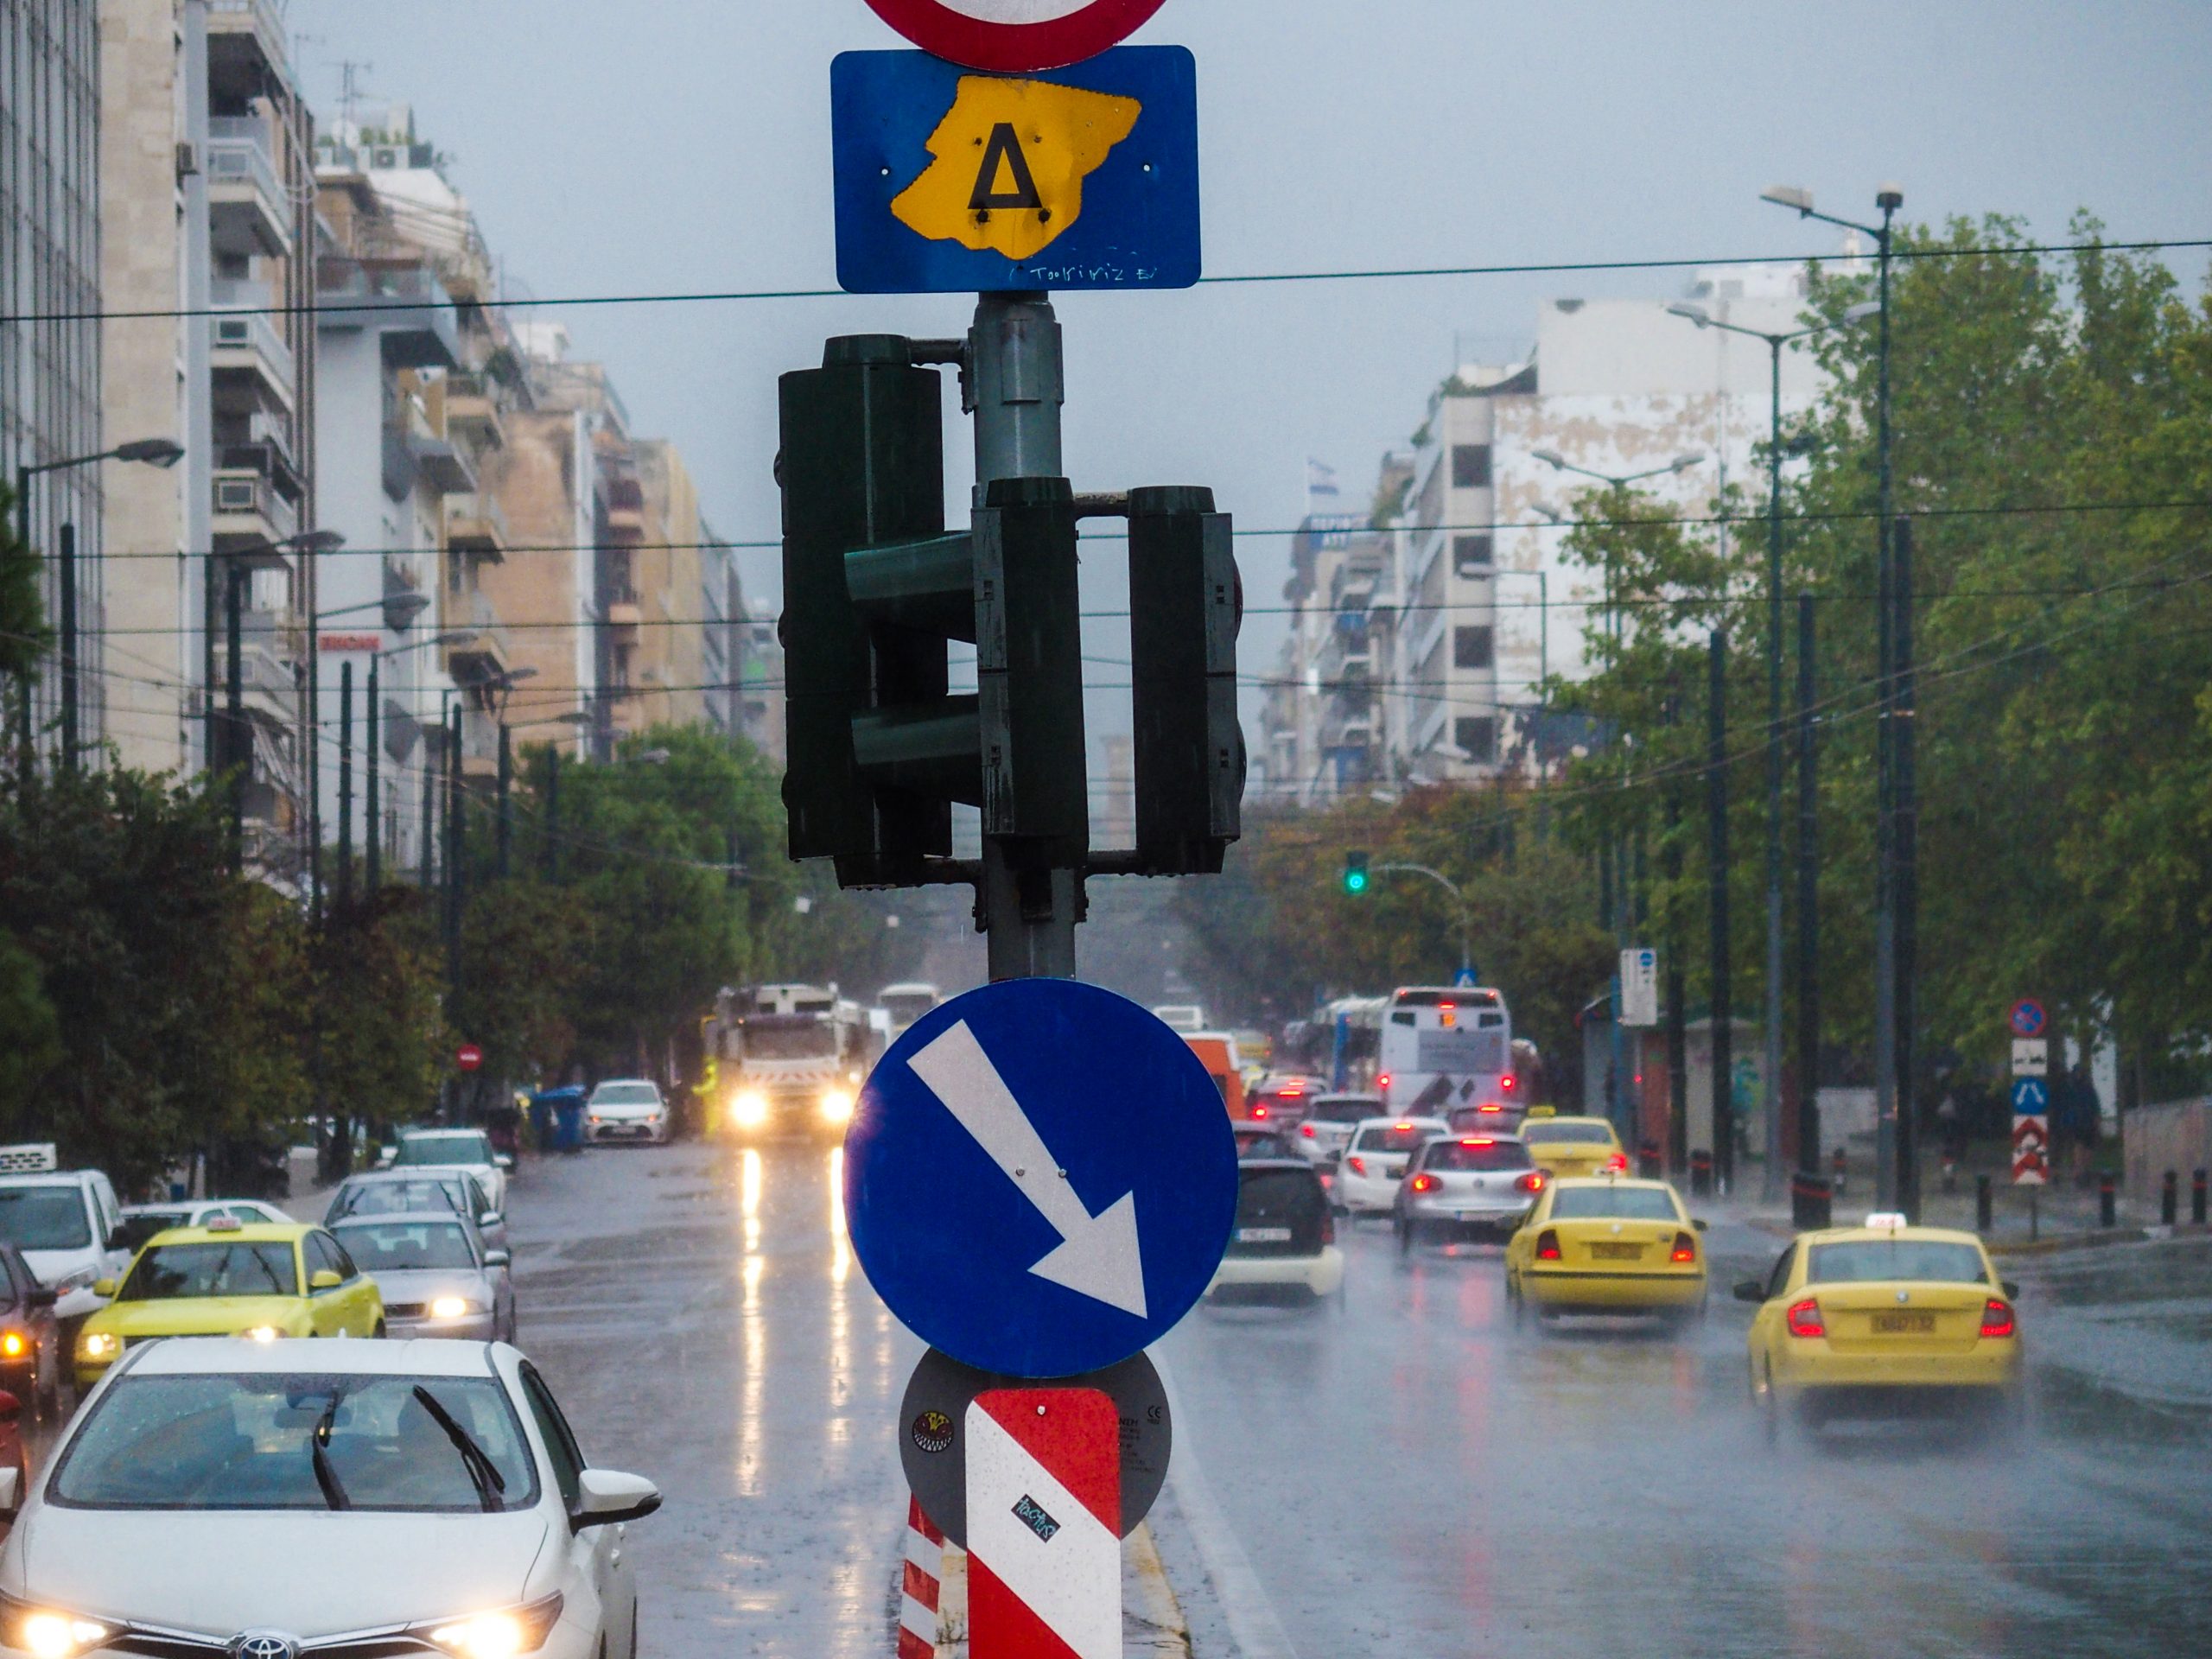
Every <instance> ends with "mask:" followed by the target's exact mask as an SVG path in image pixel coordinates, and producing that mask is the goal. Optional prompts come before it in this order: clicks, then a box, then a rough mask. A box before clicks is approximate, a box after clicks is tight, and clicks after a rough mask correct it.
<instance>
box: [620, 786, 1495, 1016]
mask: <svg viewBox="0 0 2212 1659" xmlns="http://www.w3.org/2000/svg"><path fill="white" fill-rule="evenodd" d="M645 753H646V754H648V755H650V754H653V753H658V754H659V755H660V756H661V758H662V759H663V760H666V759H667V755H668V752H667V751H666V750H665V749H662V750H658V751H656V750H651V749H649V750H647V751H646V752H645ZM640 758H641V759H642V758H643V757H642V756H641V757H640ZM1369 874H1373V875H1392V874H1399V875H1425V876H1427V878H1428V879H1429V880H1432V881H1433V882H1435V883H1436V885H1437V886H1438V887H1441V888H1443V889H1444V891H1445V892H1446V893H1450V894H1451V895H1452V906H1453V907H1454V908H1455V909H1456V910H1457V911H1458V912H1459V972H1460V974H1461V975H1462V976H1464V977H1465V978H1467V979H1469V980H1471V979H1473V977H1474V973H1475V956H1474V946H1473V933H1474V918H1473V917H1472V916H1471V915H1470V914H1469V913H1468V910H1467V895H1466V894H1465V893H1462V892H1461V891H1460V890H1459V883H1458V882H1457V881H1454V880H1452V878H1451V877H1450V876H1448V875H1446V874H1444V872H1443V871H1441V870H1433V869H1431V868H1429V867H1428V866H1427V865H1426V864H1395V863H1394V864H1377V865H1375V866H1373V867H1372V868H1371V869H1370V872H1369Z"/></svg>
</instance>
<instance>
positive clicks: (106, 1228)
mask: <svg viewBox="0 0 2212 1659" xmlns="http://www.w3.org/2000/svg"><path fill="white" fill-rule="evenodd" d="M41 1151H43V1152H46V1153H47V1154H48V1158H47V1161H48V1164H49V1166H50V1165H51V1162H52V1157H51V1149H50V1148H41ZM122 1222H123V1217H122V1206H121V1205H118V1204H117V1202H116V1199H115V1188H114V1187H113V1186H112V1185H110V1184H109V1181H108V1179H107V1177H106V1176H105V1175H103V1174H101V1173H100V1172H99V1171H98V1170H96V1169H76V1170H60V1169H51V1168H49V1171H48V1173H45V1174H27V1175H0V1238H4V1239H6V1240H7V1241H8V1242H9V1243H11V1244H13V1245H14V1246H15V1247H16V1249H19V1250H21V1251H22V1253H23V1260H24V1261H26V1262H29V1263H30V1269H31V1271H32V1272H33V1273H35V1274H37V1275H38V1280H39V1282H40V1283H41V1284H42V1285H44V1286H46V1287H48V1288H49V1289H51V1290H53V1291H54V1292H56V1293H57V1294H59V1297H60V1300H59V1302H58V1304H57V1305H56V1306H55V1308H54V1318H56V1319H59V1320H60V1321H61V1326H62V1333H63V1335H64V1336H65V1337H66V1338H67V1339H68V1341H70V1342H71V1343H74V1342H75V1341H76V1339H77V1327H78V1326H79V1325H82V1324H84V1322H85V1321H86V1319H90V1318H91V1317H92V1315H93V1314H94V1313H98V1312H99V1310H100V1309H101V1308H103V1307H105V1306H107V1299H106V1298H105V1297H104V1296H99V1295H95V1294H93V1292H92V1287H93V1286H94V1285H96V1284H98V1283H99V1281H102V1280H103V1279H120V1278H122V1277H123V1275H124V1273H125V1272H127V1271H128V1270H129V1268H130V1250H129V1249H125V1248H124V1245H123V1243H122V1242H121V1241H120V1240H119V1239H118V1238H117V1237H116V1230H117V1229H118V1228H119V1227H120V1226H121V1225H122Z"/></svg>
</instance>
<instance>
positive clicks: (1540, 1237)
mask: <svg viewBox="0 0 2212 1659" xmlns="http://www.w3.org/2000/svg"><path fill="white" fill-rule="evenodd" d="M1536 1260H1537V1261H1539V1262H1556V1261H1558V1260H1559V1235H1558V1234H1557V1233H1555V1232H1554V1231H1552V1230H1551V1229H1550V1228H1548V1227H1547V1228H1545V1229H1544V1230H1543V1231H1542V1232H1541V1233H1538V1234H1537V1235H1536Z"/></svg>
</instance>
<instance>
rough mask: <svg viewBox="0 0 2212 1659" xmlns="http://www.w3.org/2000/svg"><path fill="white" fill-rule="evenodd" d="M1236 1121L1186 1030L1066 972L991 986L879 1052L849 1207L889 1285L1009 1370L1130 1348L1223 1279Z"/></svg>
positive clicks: (906, 1308) (908, 1310)
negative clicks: (1217, 1275)
mask: <svg viewBox="0 0 2212 1659" xmlns="http://www.w3.org/2000/svg"><path fill="white" fill-rule="evenodd" d="M1236 1189H1237V1176H1236V1137H1235V1135H1233V1134H1232V1133H1231V1132H1230V1127H1229V1114H1228V1112H1227V1110H1226V1109H1225V1108H1224V1105H1223V1103H1222V1096H1221V1092H1220V1090H1218V1089H1217V1088H1216V1087H1215V1086H1214V1083H1213V1079H1212V1078H1211V1077H1209V1076H1208V1075H1207V1073H1206V1070H1205V1066H1203V1065H1200V1064H1199V1062H1198V1056H1197V1055H1195V1054H1193V1053H1192V1052H1191V1048H1190V1046H1189V1045H1188V1044H1186V1043H1185V1041H1184V1040H1183V1039H1182V1038H1181V1037H1180V1036H1179V1035H1177V1034H1176V1033H1174V1032H1173V1031H1172V1030H1170V1029H1169V1028H1168V1027H1166V1025H1164V1024H1163V1023H1161V1021H1160V1020H1158V1019H1157V1018H1155V1017H1154V1015H1153V1014H1150V1013H1148V1012H1147V1010H1145V1009H1144V1008H1141V1007H1138V1006H1137V1005H1136V1004H1135V1003H1134V1002H1131V1001H1128V999H1126V998H1124V997H1120V996H1116V995H1114V993H1112V992H1111V991H1105V990H1101V989H1099V988H1097V987H1096V986H1095V985H1084V984H1080V983H1078V982H1075V981H1072V980H1064V979H1024V980H1011V981H1008V982H1006V983H1004V984H1000V985H991V986H987V987H985V988H982V989H981V990H976V991H970V992H969V993H968V994H967V995H964V996H959V997H955V998H954V999H953V1000H952V1001H950V1002H947V1003H945V1004H944V1005H943V1006H942V1007H938V1008H936V1009H933V1010H931V1012H930V1013H929V1014H925V1015H924V1016H923V1017H922V1018H921V1019H920V1020H917V1021H916V1022H915V1023H914V1024H913V1025H912V1027H909V1028H908V1029H907V1030H906V1033H904V1034H902V1035H901V1036H900V1038H899V1040H898V1041H897V1042H896V1043H894V1044H893V1045H892V1047H891V1050H890V1052H888V1053H887V1054H886V1055H885V1056H884V1057H883V1058H882V1059H881V1060H880V1062H878V1064H877V1065H876V1068H875V1071H874V1074H873V1075H872V1076H870V1077H869V1078H868V1084H867V1086H866V1087H865V1088H864V1089H862V1090H861V1097H860V1103H859V1105H858V1108H857V1109H856V1110H855V1113H854V1116H853V1123H852V1127H851V1128H850V1130H849V1131H848V1133H847V1135H846V1137H845V1214H846V1223H847V1226H848V1228H849V1231H850V1233H851V1236H852V1242H853V1250H854V1253H855V1255H858V1256H859V1258H860V1262H861V1268H862V1270H863V1271H865V1272H866V1273H867V1274H868V1282H869V1283H870V1284H872V1285H873V1286H874V1287H875V1291H876V1294H878V1295H880V1297H882V1298H883V1300H884V1302H885V1304H886V1305H887V1306H889V1308H890V1309H891V1311H892V1312H893V1313H895V1314H897V1315H898V1316H899V1319H901V1320H902V1321H903V1322H904V1323H905V1324H906V1325H907V1327H908V1328H909V1329H911V1330H912V1331H913V1332H914V1333H915V1334H916V1335H917V1336H918V1337H920V1338H922V1339H923V1340H924V1341H925V1342H927V1343H928V1344H931V1346H932V1347H935V1348H938V1349H942V1350H943V1351H944V1352H946V1353H948V1354H950V1355H951V1356H952V1357H954V1358H955V1359H958V1360H961V1361H963V1362H964V1363H968V1364H969V1365H973V1366H976V1367H978V1368H980V1369H982V1370H990V1371H998V1372H1001V1373H1003V1374H1005V1375H1007V1376H1027V1377H1059V1376H1075V1375H1077V1374H1078V1373H1080V1372H1084V1371H1090V1370H1099V1369H1101V1368H1103V1367H1104V1366H1108V1365H1112V1364H1115V1363H1118V1362H1119V1361H1122V1360H1124V1359H1127V1358H1128V1357H1129V1356H1130V1355H1132V1354H1135V1353H1138V1352H1140V1351H1142V1350H1143V1349H1145V1348H1146V1347H1147V1346H1148V1345H1150V1344H1152V1343H1153V1342H1154V1341H1155V1340H1157V1339H1158V1338H1160V1337H1161V1336H1162V1335H1164V1334H1166V1332H1167V1331H1168V1330H1170V1329H1171V1328H1172V1327H1173V1325H1175V1323H1176V1322H1177V1321H1178V1320H1179V1319H1181V1318H1182V1317H1183V1315H1184V1314H1185V1313H1188V1312H1189V1311H1190V1309H1191V1307H1192V1305H1193V1304H1194V1303H1196V1302H1197V1300H1198V1298H1199V1297H1200V1296H1202V1295H1204V1294H1205V1290H1206V1287H1207V1286H1208V1285H1209V1284H1210V1283H1211V1281H1212V1279H1213V1274H1214V1270H1215V1268H1217V1267H1219V1266H1220V1264H1221V1257H1222V1253H1223V1251H1224V1250H1225V1249H1227V1248H1228V1244H1229V1235H1230V1228H1231V1227H1233V1226H1234V1225H1235V1224H1236Z"/></svg>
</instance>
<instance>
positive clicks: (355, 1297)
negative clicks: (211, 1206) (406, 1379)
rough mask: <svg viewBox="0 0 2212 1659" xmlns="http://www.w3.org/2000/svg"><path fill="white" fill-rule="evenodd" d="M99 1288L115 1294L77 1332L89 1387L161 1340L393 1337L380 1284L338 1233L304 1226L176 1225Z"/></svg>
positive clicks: (83, 1382) (82, 1380)
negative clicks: (119, 1278) (135, 1350)
mask: <svg viewBox="0 0 2212 1659" xmlns="http://www.w3.org/2000/svg"><path fill="white" fill-rule="evenodd" d="M93 1288H94V1290H95V1291H96V1292H97V1293H98V1294H100V1295H102V1296H108V1297H112V1298H113V1299H114V1300H111V1301H110V1302H109V1303H108V1305H107V1306H105V1307H104V1308H102V1309H100V1311H99V1313H95V1314H93V1315H92V1318H90V1319H87V1320H86V1321H85V1325H84V1328H83V1330H81V1331H79V1332H78V1333H77V1355H76V1363H77V1387H78V1389H79V1390H80V1391H81V1390H83V1389H89V1388H91V1387H92V1384H93V1383H97V1382H99V1379H100V1377H101V1376H103V1375H104V1374H105V1372H106V1370H107V1368H108V1367H109V1366H111V1365H112V1364H113V1363H115V1362H116V1361H117V1360H118V1359H119V1358H121V1357H122V1356H123V1351H124V1349H125V1348H127V1347H129V1346H130V1344H132V1343H135V1342H143V1341H145V1340H147V1339H148V1338H152V1337H256V1338H260V1339H262V1340H263V1341H267V1342H273V1341H275V1340H276V1339H277V1338H279V1337H380V1336H382V1335H384V1298H383V1297H382V1296H381V1295H380V1294H378V1290H377V1286H376V1281H375V1280H373V1279H372V1278H370V1277H369V1276H368V1274H365V1273H363V1272H362V1271H361V1270H360V1269H359V1268H357V1267H355V1266H354V1265H353V1258H352V1257H351V1256H349V1255H346V1248H345V1246H343V1245H342V1244H340V1243H339V1242H338V1241H337V1240H336V1239H335V1238H334V1237H332V1236H331V1235H330V1234H329V1233H327V1232H326V1231H324V1230H323V1229H321V1228H320V1227H311V1226H308V1225H307V1224H304V1223H301V1222H283V1223H278V1222H267V1223H262V1224H255V1225H248V1224H245V1223H243V1222H240V1221H238V1220H235V1219H233V1218H232V1217H217V1218H215V1219H213V1220H211V1221H209V1222H208V1224H207V1225H206V1226H204V1227H172V1228H171V1229H170V1230H168V1231H167V1232H165V1233H157V1234H156V1235H155V1236H153V1237H152V1238H151V1239H149V1240H148V1241H147V1243H146V1246H145V1248H144V1249H142V1250H140V1251H139V1252H138V1255H137V1260H135V1261H134V1262H131V1264H130V1272H129V1273H128V1274H124V1279H123V1282H122V1284H121V1285H119V1286H118V1284H117V1283H116V1282H115V1281H113V1280H102V1281H100V1282H99V1284H98V1285H96V1286H95V1287H93Z"/></svg>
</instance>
